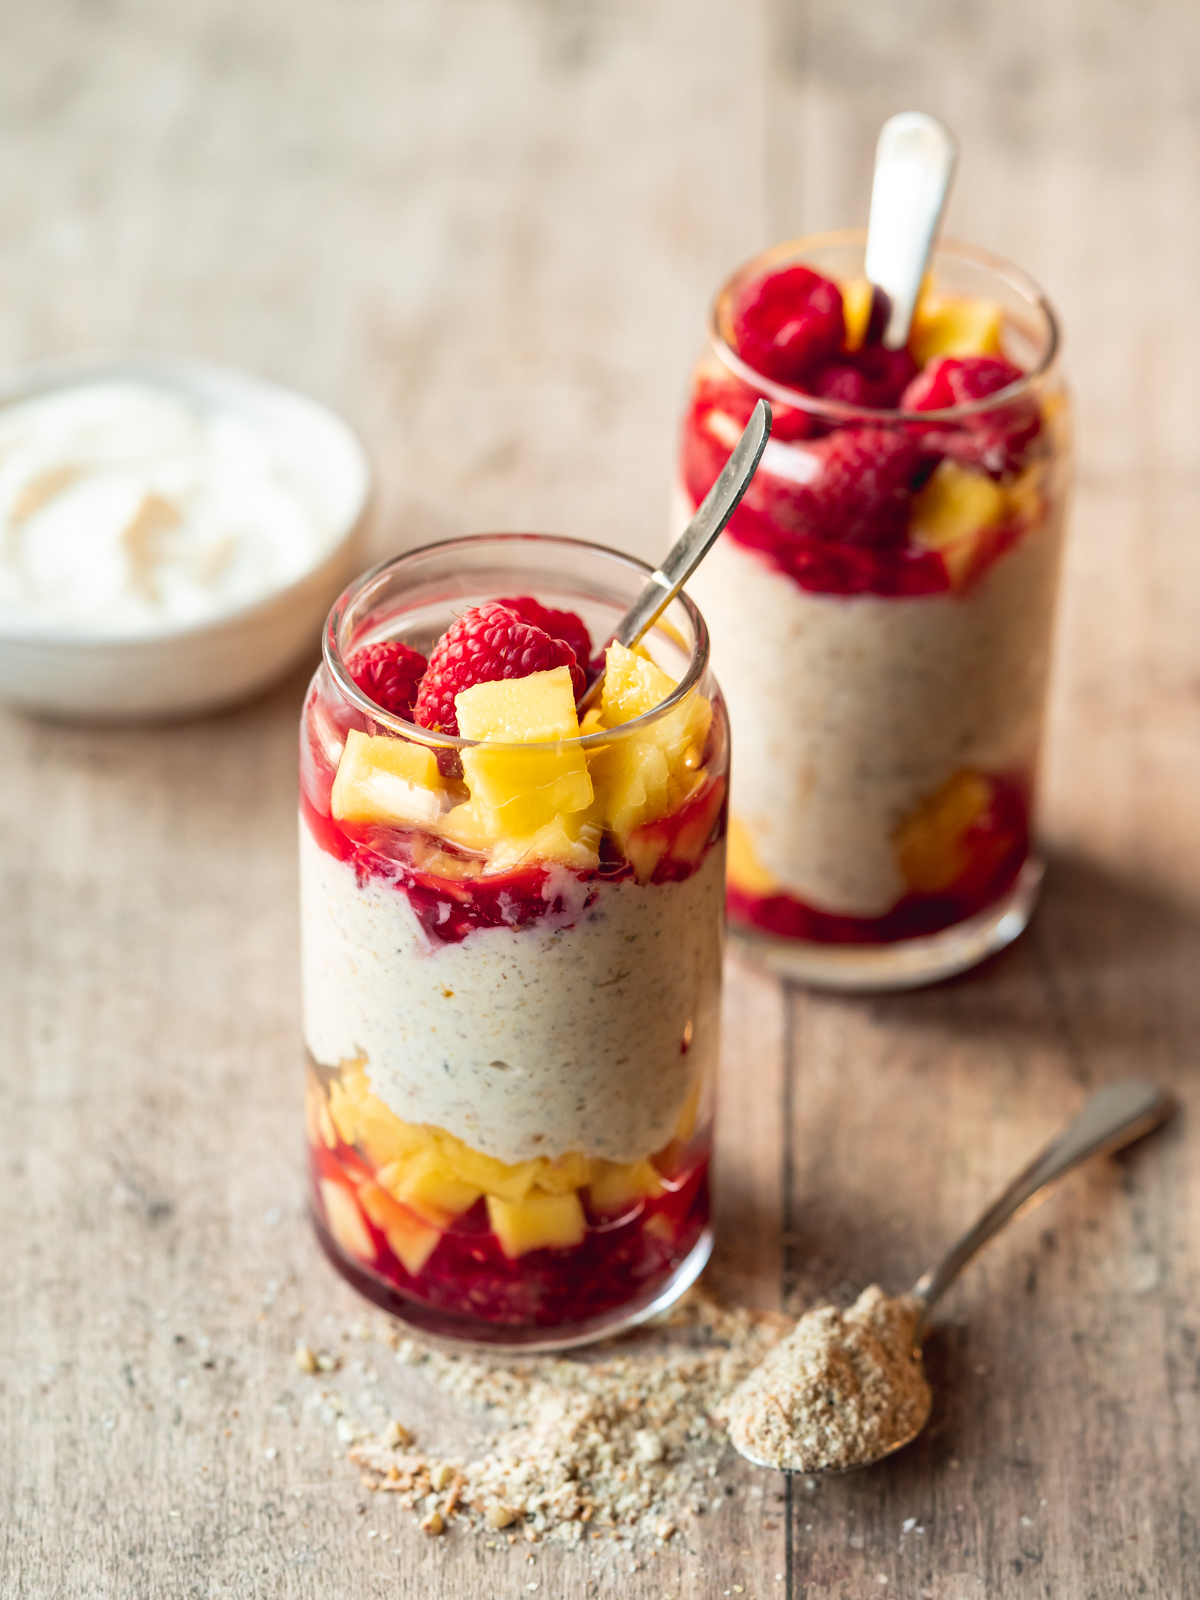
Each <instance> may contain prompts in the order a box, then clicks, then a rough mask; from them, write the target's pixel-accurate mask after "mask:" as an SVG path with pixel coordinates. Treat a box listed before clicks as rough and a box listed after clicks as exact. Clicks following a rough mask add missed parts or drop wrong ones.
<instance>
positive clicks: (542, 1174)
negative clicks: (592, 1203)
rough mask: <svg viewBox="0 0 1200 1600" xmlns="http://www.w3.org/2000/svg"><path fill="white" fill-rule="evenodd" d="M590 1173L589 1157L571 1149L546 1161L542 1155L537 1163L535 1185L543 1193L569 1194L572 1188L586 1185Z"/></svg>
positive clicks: (580, 1187)
mask: <svg viewBox="0 0 1200 1600" xmlns="http://www.w3.org/2000/svg"><path fill="white" fill-rule="evenodd" d="M591 1175H592V1162H591V1159H590V1158H589V1157H588V1156H585V1155H580V1153H579V1152H578V1151H576V1150H573V1151H571V1152H570V1154H568V1155H565V1156H560V1157H559V1158H558V1160H557V1161H548V1160H547V1159H546V1158H545V1157H544V1156H543V1157H542V1158H541V1160H540V1161H539V1163H538V1174H537V1179H536V1184H535V1186H536V1188H538V1189H540V1190H541V1192H542V1193H543V1194H570V1193H571V1191H572V1190H574V1189H582V1188H584V1187H586V1185H587V1184H588V1182H589V1181H590V1179H591Z"/></svg>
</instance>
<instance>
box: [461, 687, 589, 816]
mask: <svg viewBox="0 0 1200 1600" xmlns="http://www.w3.org/2000/svg"><path fill="white" fill-rule="evenodd" d="M454 705H455V709H456V711H457V713H458V726H459V731H460V732H461V734H462V735H463V737H464V738H466V739H478V740H482V741H484V743H483V744H481V745H480V746H479V747H477V748H475V749H470V750H464V751H463V753H462V763H463V775H464V777H465V778H466V781H467V786H468V788H469V789H470V791H471V800H472V803H473V804H475V805H477V806H478V807H480V808H484V811H483V813H482V814H486V812H491V813H494V815H495V819H496V826H497V827H498V829H499V834H500V835H502V836H505V837H509V838H522V837H529V836H531V835H533V834H535V833H537V832H538V831H539V830H540V829H542V828H544V827H545V826H546V825H547V823H550V822H553V821H554V819H555V817H557V816H559V815H563V814H565V815H570V814H571V813H572V812H576V811H584V810H586V809H587V807H588V806H589V805H591V803H592V781H591V779H590V777H589V776H588V769H587V763H586V761H585V760H584V758H583V753H582V751H580V750H579V749H578V748H576V747H572V746H568V747H566V748H564V747H563V746H562V745H561V744H558V745H557V746H556V744H555V742H556V741H561V740H574V739H576V738H577V737H578V735H579V719H578V717H577V716H576V714H575V689H574V685H573V683H572V681H571V672H570V668H569V667H555V668H554V669H553V670H552V671H550V672H533V673H530V675H529V677H527V678H506V679H501V680H500V681H499V682H496V683H477V684H474V685H472V687H471V688H469V689H464V690H463V691H462V693H461V694H459V695H456V696H455V700H454ZM488 742H491V743H500V744H506V745H529V746H532V747H533V748H530V749H524V750H514V749H506V750H489V749H488V748H487V743H488ZM538 746H549V747H550V748H544V749H539V748H537V747H538Z"/></svg>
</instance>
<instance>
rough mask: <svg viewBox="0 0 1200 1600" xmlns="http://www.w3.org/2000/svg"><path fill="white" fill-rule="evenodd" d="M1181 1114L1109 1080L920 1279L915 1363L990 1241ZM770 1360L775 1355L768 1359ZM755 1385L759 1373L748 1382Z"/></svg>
mask: <svg viewBox="0 0 1200 1600" xmlns="http://www.w3.org/2000/svg"><path fill="white" fill-rule="evenodd" d="M1174 1109H1175V1102H1174V1101H1173V1100H1172V1099H1171V1097H1170V1095H1168V1094H1166V1093H1164V1091H1163V1090H1161V1089H1156V1088H1155V1087H1154V1085H1153V1084H1149V1083H1142V1082H1140V1081H1139V1080H1137V1079H1135V1078H1129V1079H1125V1080H1123V1081H1121V1082H1119V1083H1110V1084H1109V1085H1107V1087H1106V1088H1103V1089H1100V1090H1099V1091H1098V1092H1097V1093H1096V1094H1094V1095H1092V1097H1091V1099H1090V1100H1088V1101H1087V1103H1086V1104H1085V1106H1084V1107H1083V1110H1082V1111H1081V1112H1080V1113H1079V1115H1078V1116H1077V1117H1076V1118H1075V1120H1074V1121H1073V1122H1072V1123H1070V1124H1068V1126H1067V1127H1066V1128H1064V1129H1063V1131H1062V1132H1061V1133H1060V1134H1058V1135H1057V1137H1055V1138H1054V1139H1052V1140H1051V1142H1050V1143H1049V1144H1048V1145H1047V1146H1046V1148H1045V1149H1044V1150H1043V1151H1042V1153H1041V1154H1040V1155H1039V1156H1036V1157H1035V1158H1034V1160H1033V1161H1031V1162H1030V1163H1029V1165H1028V1166H1027V1167H1025V1168H1024V1170H1023V1171H1021V1172H1019V1173H1018V1174H1017V1176H1016V1177H1015V1178H1014V1179H1013V1180H1012V1182H1011V1183H1010V1184H1009V1185H1008V1187H1007V1188H1006V1189H1005V1190H1004V1192H1003V1193H1002V1194H1000V1195H999V1196H998V1197H997V1198H996V1199H995V1200H994V1201H993V1202H992V1204H991V1205H990V1206H989V1207H988V1208H987V1210H986V1211H985V1212H984V1213H983V1215H982V1216H981V1217H980V1218H979V1220H978V1221H977V1222H976V1223H975V1224H974V1226H973V1227H971V1228H969V1229H968V1231H967V1232H966V1233H964V1234H963V1236H962V1238H961V1239H959V1240H958V1242H957V1243H956V1244H954V1245H953V1246H952V1247H951V1248H950V1250H949V1251H948V1252H947V1253H946V1255H945V1257H944V1259H943V1260H942V1262H941V1263H940V1265H938V1266H936V1267H934V1268H933V1270H932V1271H930V1272H926V1273H925V1274H924V1275H923V1276H922V1277H920V1278H918V1280H917V1282H916V1284H915V1285H914V1286H913V1288H912V1289H911V1291H910V1292H909V1295H908V1299H909V1301H910V1302H912V1301H915V1302H916V1305H917V1308H918V1314H917V1321H916V1328H915V1332H914V1335H913V1342H914V1350H913V1359H914V1360H915V1361H917V1362H919V1361H920V1359H921V1341H922V1339H923V1338H924V1336H925V1329H926V1327H927V1325H928V1322H929V1316H930V1313H931V1312H932V1310H933V1308H934V1306H935V1305H936V1304H937V1302H938V1301H939V1300H940V1299H941V1297H942V1296H943V1295H944V1294H945V1292H946V1290H947V1289H948V1288H949V1287H950V1285H951V1284H952V1283H953V1282H954V1280H955V1279H956V1278H957V1277H958V1275H959V1273H960V1272H961V1271H962V1270H963V1268H964V1267H965V1266H966V1265H967V1263H968V1262H969V1261H971V1260H972V1259H973V1258H974V1257H975V1256H976V1255H977V1254H978V1253H979V1251H980V1250H981V1249H982V1248H983V1246H984V1245H985V1244H987V1243H988V1241H989V1240H991V1239H993V1238H995V1236H996V1234H998V1233H999V1232H1000V1230H1001V1228H1003V1227H1005V1226H1006V1225H1007V1224H1008V1223H1010V1222H1011V1221H1013V1219H1014V1218H1015V1217H1019V1216H1023V1215H1024V1214H1025V1213H1026V1212H1027V1211H1032V1210H1033V1208H1034V1207H1035V1206H1037V1205H1040V1203H1041V1202H1042V1201H1043V1200H1044V1199H1045V1198H1046V1196H1047V1194H1048V1193H1049V1192H1050V1190H1051V1189H1052V1188H1053V1186H1054V1185H1055V1184H1056V1183H1058V1182H1059V1181H1060V1179H1062V1178H1064V1177H1065V1176H1066V1175H1067V1173H1068V1172H1071V1171H1072V1170H1073V1169H1074V1168H1075V1167H1077V1166H1079V1164H1080V1163H1081V1162H1083V1161H1087V1160H1089V1159H1090V1158H1091V1157H1092V1156H1097V1155H1108V1154H1111V1153H1112V1152H1113V1151H1114V1150H1120V1149H1122V1148H1123V1147H1124V1146H1125V1145H1127V1144H1131V1143H1132V1142H1133V1140H1135V1139H1140V1138H1141V1137H1142V1135H1143V1134H1146V1133H1149V1132H1150V1131H1151V1129H1153V1128H1157V1127H1158V1126H1159V1125H1160V1124H1161V1123H1163V1122H1165V1121H1166V1120H1167V1118H1168V1117H1170V1116H1171V1114H1172V1112H1173V1111H1174ZM785 1342H786V1341H785ZM776 1348H777V1349H779V1348H781V1347H779V1346H777V1347H776ZM770 1359H771V1358H770V1357H768V1361H770ZM760 1370H761V1369H760ZM752 1380H753V1374H751V1379H750V1380H747V1381H748V1382H750V1381H752ZM925 1421H926V1417H925V1416H922V1417H921V1420H920V1421H919V1422H918V1423H917V1425H916V1426H915V1427H914V1428H912V1429H911V1430H910V1431H908V1432H905V1433H903V1435H902V1436H899V1437H891V1438H888V1439H886V1441H885V1443H884V1444H883V1448H877V1449H875V1450H874V1451H873V1452H872V1453H869V1454H865V1455H863V1456H862V1457H860V1458H857V1459H855V1460H853V1461H847V1462H845V1463H844V1464H842V1465H839V1466H837V1467H829V1466H824V1467H822V1466H820V1465H815V1466H811V1467H810V1466H804V1465H800V1466H791V1465H790V1464H789V1466H788V1467H787V1468H785V1470H790V1471H798V1472H806V1473H808V1474H809V1475H810V1476H814V1475H816V1474H818V1473H821V1472H844V1471H851V1470H854V1469H856V1468H858V1467H866V1466H871V1465H873V1464H874V1462H876V1461H881V1460H882V1459H883V1458H884V1456H889V1455H891V1454H892V1453H893V1452H894V1451H896V1450H900V1449H902V1448H903V1447H904V1446H905V1445H906V1444H909V1443H911V1441H912V1440H913V1439H915V1438H916V1436H917V1434H918V1433H920V1431H921V1429H922V1428H923V1427H924V1425H925ZM733 1442H734V1444H735V1445H736V1446H737V1448H738V1449H739V1450H740V1451H741V1453H742V1454H743V1455H744V1456H746V1458H747V1459H748V1460H750V1461H753V1462H754V1463H755V1464H756V1465H757V1466H760V1467H772V1468H778V1467H779V1466H780V1465H781V1463H780V1462H779V1461H772V1460H768V1459H766V1458H764V1457H763V1456H760V1455H758V1454H755V1453H754V1452H753V1451H752V1450H750V1449H748V1448H746V1447H745V1446H744V1445H743V1443H741V1442H739V1440H738V1438H737V1437H736V1434H735V1436H734V1440H733Z"/></svg>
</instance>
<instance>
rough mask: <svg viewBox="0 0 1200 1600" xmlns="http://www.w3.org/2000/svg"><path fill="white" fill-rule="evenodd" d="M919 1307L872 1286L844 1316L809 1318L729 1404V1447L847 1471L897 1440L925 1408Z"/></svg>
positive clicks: (769, 1459)
mask: <svg viewBox="0 0 1200 1600" xmlns="http://www.w3.org/2000/svg"><path fill="white" fill-rule="evenodd" d="M920 1310H921V1308H920V1306H919V1305H918V1304H917V1302H916V1301H915V1300H912V1299H911V1298H909V1297H908V1296H904V1297H902V1298H900V1299H897V1300H893V1299H891V1298H890V1297H889V1296H888V1295H885V1294H884V1293H883V1291H882V1290H881V1289H878V1288H875V1287H874V1286H872V1287H871V1288H870V1289H865V1290H864V1291H863V1292H862V1294H861V1295H859V1297H858V1299H857V1300H856V1301H855V1303H854V1305H852V1306H851V1307H850V1309H849V1310H848V1311H838V1310H836V1309H835V1308H834V1307H833V1306H822V1307H821V1308H820V1309H819V1310H816V1311H810V1312H808V1313H807V1314H806V1315H805V1316H803V1317H801V1318H800V1321H799V1322H798V1323H797V1324H796V1327H795V1328H794V1329H793V1331H792V1332H791V1333H790V1334H789V1335H788V1337H787V1338H786V1339H784V1340H783V1341H782V1342H781V1343H780V1344H778V1345H777V1346H776V1347H775V1349H774V1350H773V1351H772V1352H771V1354H770V1355H769V1356H768V1357H767V1358H766V1360H765V1361H764V1362H763V1363H762V1365H761V1366H759V1367H756V1368H755V1370H754V1371H753V1372H752V1373H751V1374H750V1375H749V1377H748V1378H746V1379H745V1381H744V1382H743V1383H741V1384H740V1385H739V1386H738V1388H737V1389H735V1390H734V1392H733V1394H732V1395H731V1396H730V1397H729V1400H728V1402H727V1403H726V1405H725V1407H724V1408H723V1409H724V1416H725V1420H726V1423H727V1425H728V1428H729V1436H730V1438H731V1439H732V1440H733V1443H734V1444H735V1445H736V1446H737V1448H738V1449H739V1450H740V1451H741V1452H742V1454H743V1455H746V1456H749V1457H750V1458H751V1460H754V1461H757V1462H759V1463H760V1464H761V1465H763V1466H772V1467H780V1468H784V1469H786V1470H789V1471H792V1472H821V1471H829V1470H832V1471H845V1470H846V1469H847V1468H849V1467H855V1466H860V1465H862V1464H863V1463H864V1462H868V1461H873V1460H875V1458H876V1457H878V1456H880V1455H883V1454H884V1453H885V1452H886V1451H888V1450H890V1449H891V1448H893V1447H894V1446H895V1445H898V1444H901V1443H903V1442H904V1441H905V1440H906V1439H908V1438H910V1437H911V1436H912V1435H913V1434H914V1433H916V1432H918V1431H919V1430H920V1429H921V1428H922V1427H923V1426H924V1424H925V1419H926V1418H927V1417H928V1415H929V1407H930V1403H931V1395H930V1392H929V1385H928V1383H927V1382H926V1381H925V1373H924V1370H923V1369H922V1366H921V1358H920V1354H919V1352H917V1351H916V1350H915V1343H916V1331H917V1323H918V1320H919V1317H920Z"/></svg>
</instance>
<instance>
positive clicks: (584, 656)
mask: <svg viewBox="0 0 1200 1600" xmlns="http://www.w3.org/2000/svg"><path fill="white" fill-rule="evenodd" d="M496 604H497V605H498V606H507V607H508V609H509V610H510V611H515V612H516V613H517V615H518V616H519V617H523V618H524V619H525V621H526V622H532V623H533V625H534V627H535V628H540V629H541V630H542V632H543V633H548V634H549V635H550V637H551V638H552V639H561V640H562V642H563V644H569V645H570V646H571V649H572V650H573V651H574V652H575V660H576V661H577V662H578V663H579V665H580V666H583V665H584V664H585V663H586V662H588V661H590V660H591V658H592V636H591V634H590V633H589V632H588V631H587V627H586V625H585V623H584V620H583V618H582V617H580V616H577V615H576V613H575V612H574V611H554V610H553V609H552V608H551V607H550V606H544V605H543V604H542V602H541V601H540V600H535V599H534V598H533V596H532V595H528V594H522V595H518V596H517V598H516V599H515V600H508V599H503V600H497V601H496Z"/></svg>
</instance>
